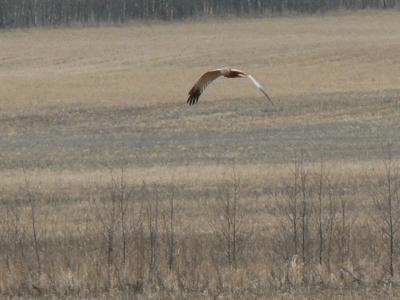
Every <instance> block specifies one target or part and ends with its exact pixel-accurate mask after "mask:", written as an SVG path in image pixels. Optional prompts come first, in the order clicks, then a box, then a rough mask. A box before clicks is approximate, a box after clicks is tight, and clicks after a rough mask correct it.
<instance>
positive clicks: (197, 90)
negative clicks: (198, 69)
mask: <svg viewBox="0 0 400 300" xmlns="http://www.w3.org/2000/svg"><path fill="white" fill-rule="evenodd" d="M220 76H224V77H226V78H249V79H250V80H251V82H252V83H253V84H254V85H255V86H256V87H257V89H259V90H260V91H261V92H262V93H263V94H264V95H265V97H267V99H268V100H269V101H270V102H271V103H272V104H274V103H273V102H272V100H271V98H270V97H269V96H268V94H267V92H266V91H265V89H264V88H263V86H262V85H261V84H260V83H259V82H258V81H257V80H256V79H255V78H254V77H253V76H251V75H250V74H246V73H245V72H243V71H240V70H237V69H231V68H221V69H216V70H211V71H207V72H205V73H204V74H203V75H202V76H201V77H200V79H199V80H197V82H196V83H195V84H194V86H193V87H192V88H191V90H190V91H189V97H188V99H187V103H188V104H189V105H193V104H196V103H197V102H198V101H199V97H200V95H201V93H202V92H203V91H204V90H205V88H206V87H207V86H208V85H209V84H210V83H211V82H213V81H214V80H215V79H217V78H218V77H220Z"/></svg>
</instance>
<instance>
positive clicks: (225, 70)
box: [221, 67, 231, 76]
mask: <svg viewBox="0 0 400 300" xmlns="http://www.w3.org/2000/svg"><path fill="white" fill-rule="evenodd" d="M230 72H231V68H228V67H223V68H221V75H222V76H226V75H228V74H229V73H230Z"/></svg>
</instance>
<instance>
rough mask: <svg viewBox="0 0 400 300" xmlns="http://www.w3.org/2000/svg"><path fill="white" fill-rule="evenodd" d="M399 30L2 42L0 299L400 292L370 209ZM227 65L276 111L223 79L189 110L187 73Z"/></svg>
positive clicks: (264, 30) (61, 35) (227, 30)
mask: <svg viewBox="0 0 400 300" xmlns="http://www.w3.org/2000/svg"><path fill="white" fill-rule="evenodd" d="M398 18H399V13H397V12H375V11H370V12H367V13H357V14H350V15H335V16H333V15H330V16H324V17H285V18H270V19H254V20H253V19H242V20H234V19H230V20H228V19H227V20H223V21H222V20H221V21H216V20H212V21H208V22H185V23H169V24H164V23H150V24H141V23H132V24H129V25H126V26H121V27H90V28H55V29H33V30H31V29H26V30H11V31H0V81H1V85H0V107H1V110H0V146H1V152H0V179H1V181H0V182H1V184H0V190H1V201H2V202H1V203H2V210H1V214H2V220H3V221H2V222H1V223H0V226H1V228H2V238H1V240H2V242H1V243H0V249H1V252H2V254H4V255H2V260H1V261H0V269H1V272H0V274H1V275H0V295H1V294H3V295H5V296H6V297H11V296H19V297H23V298H24V297H33V298H34V297H59V298H61V297H72V298H75V297H83V298H91V297H93V298H97V297H105V298H109V297H115V298H122V297H124V296H125V297H132V296H136V297H144V298H150V297H153V298H165V297H171V298H187V297H192V298H202V297H204V298H213V297H217V296H221V297H226V298H232V297H236V298H249V297H254V298H256V297H262V296H267V297H276V298H277V299H280V298H289V299H290V298H294V297H300V296H301V297H304V299H308V298H321V297H330V298H337V299H342V298H350V299H351V298H354V299H364V298H365V297H367V295H368V297H370V298H381V297H385V298H392V297H394V298H395V297H396V295H397V294H398V292H397V289H392V290H387V289H386V288H385V287H386V286H388V280H387V259H388V257H387V252H385V251H382V249H386V248H385V246H386V244H385V242H386V239H385V237H384V238H382V234H381V231H379V228H380V227H381V222H378V221H376V219H377V218H378V219H379V217H375V216H372V215H373V214H374V212H376V209H375V208H376V205H375V204H376V200H377V199H385V198H384V196H382V195H384V191H385V189H384V188H385V184H384V180H385V175H386V174H387V173H386V170H385V167H384V164H383V162H382V159H383V158H384V157H385V154H386V152H385V149H384V148H385V147H384V145H385V144H386V143H388V142H391V143H392V145H393V146H392V152H393V154H394V155H395V156H394V159H395V161H396V159H397V155H398V154H399V151H400V148H399V147H400V122H399V117H400V104H399V103H400V58H399V55H398V53H400V27H399V26H398ZM224 65H229V66H233V67H237V68H241V69H243V70H245V71H247V72H249V73H251V74H253V75H254V76H255V77H256V78H257V79H259V81H261V82H262V83H263V84H264V85H265V86H266V88H267V90H268V92H269V94H270V95H271V96H272V98H273V99H274V100H275V102H276V105H275V106H271V105H270V104H269V103H268V102H266V101H265V99H264V98H263V97H262V95H261V94H259V93H258V91H257V90H256V89H254V87H253V86H252V85H251V84H250V82H247V81H245V80H239V79H238V80H236V79H235V80H233V79H232V80H228V79H220V80H219V81H217V82H215V83H213V84H212V85H211V86H209V88H208V89H207V90H206V91H205V93H204V94H203V95H202V97H201V99H200V102H199V103H198V104H197V105H196V106H193V107H189V106H187V105H186V97H187V96H186V95H187V92H188V90H189V89H190V87H191V85H192V84H193V83H194V82H195V81H196V80H197V78H198V76H200V75H201V74H202V72H204V71H205V70H208V69H211V68H216V67H220V66H224ZM295 157H297V159H300V157H302V161H303V164H304V168H305V170H306V172H305V173H306V174H308V175H307V176H306V177H305V178H307V182H306V183H305V185H304V187H305V186H308V187H309V189H307V193H309V194H307V195H308V196H307V197H306V198H307V205H309V207H311V208H310V210H306V212H307V216H308V217H307V218H308V219H307V220H308V223H307V224H308V225H307V226H309V227H307V228H308V230H307V231H304V232H308V233H309V234H308V237H307V241H306V242H305V243H303V244H304V245H305V247H306V248H307V249H306V251H305V255H306V256H307V260H303V263H302V264H297V263H296V261H297V260H296V257H297V256H296V255H295V252H296V253H297V250H296V251H294V250H293V247H294V245H292V244H291V242H290V241H289V237H290V233H291V231H290V226H289V227H288V224H289V223H290V222H289V220H290V216H291V212H292V208H293V206H291V205H292V204H293V203H291V202H290V201H291V200H290V199H292V198H290V197H291V196H290V195H292V194H291V193H292V192H291V188H292V187H293V186H292V179H293V174H294V168H295V167H294V165H292V164H291V162H292V160H293V159H294V158H295ZM321 160H322V161H324V172H326V174H329V176H328V175H327V176H328V177H329V178H330V179H329V180H328V179H324V180H325V181H324V182H325V183H326V187H324V191H325V192H324V196H323V199H324V200H323V203H324V204H323V207H324V210H323V215H324V220H326V224H325V225H324V227H323V228H324V235H323V236H324V241H325V243H326V245H325V244H324V245H325V246H324V247H325V248H324V255H323V263H322V265H320V267H318V264H317V262H318V255H317V252H318V251H317V249H318V235H317V233H318V230H317V229H318V224H319V223H318V221H317V219H318V218H317V215H316V213H317V210H316V207H317V206H318V192H317V190H318V178H319V177H318V176H319V175H318V174H319V173H318V172H319V169H320V165H319V163H320V161H321ZM121 168H123V169H124V173H123V182H124V184H122V183H121V182H120V180H121ZM304 180H305V179H304ZM396 180H397V177H396ZM396 182H397V181H396ZM396 184H397V183H396ZM295 186H296V188H299V190H300V186H298V185H295ZM381 189H383V191H381ZM303 190H304V191H305V189H303ZM399 190H400V189H399ZM127 191H129V192H127ZM377 191H380V192H379V193H378V194H377ZM125 193H127V194H125ZM332 195H334V196H332ZM299 197H300V196H299ZM171 199H174V201H175V202H174V203H175V205H176V206H175V214H174V215H173V216H174V217H173V218H172V217H171ZM299 199H300V198H299ZM304 199H305V198H304ZM332 199H334V200H335V201H334V202H331V200H332ZM232 201H233V202H232ZM235 201H239V204H240V205H239V206H238V207H239V208H240V209H239V208H238V212H240V213H238V219H240V220H243V221H241V222H242V223H241V224H242V225H241V227H240V230H239V231H238V237H239V238H238V239H237V240H236V241H237V242H238V245H240V247H239V246H238V249H237V251H238V252H237V255H238V258H237V259H236V260H235V261H234V262H233V261H232V252H230V251H232V248H229V247H231V246H232V245H231V242H232V241H231V237H232V236H231V232H230V231H229V230H228V231H227V227H226V226H227V225H226V224H230V225H229V226H231V223H230V222H231V221H232V217H233V215H232V211H231V210H230V208H231V207H232V205H233V207H236V206H235V205H236V204H235V203H236V202H235ZM304 203H305V202H304ZM332 203H335V204H334V205H333V204H332ZM125 205H128V206H125ZM125 207H127V208H126V209H125ZM299 209H300V208H299ZM124 212H129V214H128V215H129V217H124V216H125V215H124ZM378 212H379V209H378ZM344 215H345V216H346V218H343V219H345V221H344V222H341V221H340V220H342V219H341V216H344ZM378 215H379V213H378ZM35 216H36V218H35ZM168 216H170V217H171V218H172V219H173V222H172V223H173V224H175V229H174V230H175V231H174V232H175V234H176V236H175V239H176V244H171V235H170V234H169V233H170V229H171V227H169V225H168V224H170V223H168ZM332 216H334V217H332ZM218 220H220V221H218ZM221 220H222V221H221ZM228 220H229V221H228ZM329 220H330V221H329ZM342 221H343V220H342ZM288 222H289V223H288ZM299 222H300V221H299ZM34 223H35V224H36V227H35V226H33V224H34ZM329 224H331V225H329ZM377 224H379V225H377ZM328 225H329V226H331V227H329V226H328ZM34 227H35V228H34ZM328 227H329V228H331V229H332V230H331V231H329V230H328ZM229 228H230V227H229ZM227 232H228V233H227ZM299 234H300V232H299ZM35 236H36V237H35ZM227 236H228V237H229V238H228V239H227V238H226V237H227ZM328 240H329V243H328ZM299 241H300V237H299ZM299 243H300V242H299ZM396 243H397V242H396ZM122 245H125V246H122ZM171 245H173V246H174V247H173V251H172V250H171V249H172V248H171ZM329 245H330V246H329ZM396 245H397V244H396ZM336 246H337V247H336ZM227 247H228V248H229V249H230V250H229V251H228V250H227V249H228V248H227ZM199 249H203V251H199ZM328 249H330V250H329V251H331V252H329V253H330V254H329V255H328V252H327V251H328ZM345 249H347V250H345ZM171 251H172V253H173V254H174V256H173V257H174V260H173V267H171V265H170V260H169V253H170V252H171ZM299 251H300V250H299ZM297 254H299V253H297ZM397 264H398V262H397V258H396V261H395V266H396V267H397ZM394 280H395V281H396V280H397V281H396V282H397V283H398V273H397V272H396V276H395V277H394ZM397 283H396V284H394V285H393V286H394V287H397ZM104 295H105V296H104ZM397 296H398V295H397Z"/></svg>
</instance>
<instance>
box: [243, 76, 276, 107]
mask: <svg viewBox="0 0 400 300" xmlns="http://www.w3.org/2000/svg"><path fill="white" fill-rule="evenodd" d="M247 77H248V78H249V79H250V80H251V82H253V84H254V85H255V86H256V87H257V89H259V90H260V91H261V92H262V93H263V94H264V95H265V97H267V99H268V100H269V101H271V103H272V104H274V102H272V99H271V98H270V97H269V96H268V94H267V92H266V91H265V89H264V87H263V86H262V85H261V84H260V83H259V82H258V81H257V80H256V79H255V78H254V77H253V76H251V75H247Z"/></svg>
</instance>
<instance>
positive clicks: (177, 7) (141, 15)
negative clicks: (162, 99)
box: [0, 0, 400, 28]
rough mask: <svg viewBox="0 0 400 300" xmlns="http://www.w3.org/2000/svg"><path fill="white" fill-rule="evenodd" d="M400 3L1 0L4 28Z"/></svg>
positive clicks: (335, 0) (0, 21) (378, 0)
mask: <svg viewBox="0 0 400 300" xmlns="http://www.w3.org/2000/svg"><path fill="white" fill-rule="evenodd" d="M399 3H400V0H0V28H5V27H30V26H57V25H70V24H76V23H77V24H95V23H100V22H105V23H124V22H126V21H128V20H134V19H159V20H166V21H167V20H177V19H185V18H193V17H204V16H251V15H265V14H270V15H280V14H283V13H286V12H289V13H290V12H293V13H313V12H325V11H328V10H335V9H367V8H394V7H396V6H398V5H399Z"/></svg>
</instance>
